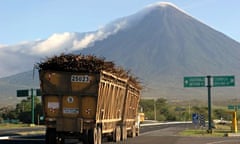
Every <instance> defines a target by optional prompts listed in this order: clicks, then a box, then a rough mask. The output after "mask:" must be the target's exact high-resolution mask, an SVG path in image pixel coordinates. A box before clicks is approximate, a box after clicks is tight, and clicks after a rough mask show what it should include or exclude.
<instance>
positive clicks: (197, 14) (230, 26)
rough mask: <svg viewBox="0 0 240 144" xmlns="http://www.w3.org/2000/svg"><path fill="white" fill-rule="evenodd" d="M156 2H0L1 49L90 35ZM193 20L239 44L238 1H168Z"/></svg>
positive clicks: (21, 0)
mask: <svg viewBox="0 0 240 144" xmlns="http://www.w3.org/2000/svg"><path fill="white" fill-rule="evenodd" d="M156 2H160V1H157V0H121V1H113V0H1V1H0V21H1V22H0V46H1V45H15V44H18V43H22V42H28V41H34V40H42V39H43V40H44V39H47V38H48V37H50V36H51V35H53V34H55V33H64V32H89V31H95V30H97V29H99V28H101V27H103V26H104V25H106V24H108V23H110V22H112V21H114V20H116V19H118V18H121V17H125V16H129V15H132V14H134V13H136V12H138V11H140V10H142V9H143V8H144V7H146V6H147V5H149V4H152V3H156ZM168 2H171V3H173V4H175V5H176V6H177V7H179V8H180V9H182V10H184V11H185V12H187V13H188V14H189V15H191V16H192V17H194V18H196V19H198V20H200V21H202V22H203V23H205V24H207V25H209V26H210V27H212V28H214V29H215V30H218V31H220V32H222V33H224V34H226V35H227V36H229V37H231V38H233V39H234V40H236V41H238V42H240V29H239V26H240V12H239V6H240V1H239V0H198V1H197V0H169V1H168Z"/></svg>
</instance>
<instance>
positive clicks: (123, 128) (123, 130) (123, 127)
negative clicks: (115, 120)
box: [122, 126, 127, 140]
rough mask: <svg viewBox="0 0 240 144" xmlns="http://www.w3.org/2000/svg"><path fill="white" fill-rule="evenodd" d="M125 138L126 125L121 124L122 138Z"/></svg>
mask: <svg viewBox="0 0 240 144" xmlns="http://www.w3.org/2000/svg"><path fill="white" fill-rule="evenodd" d="M126 139H127V129H126V126H122V140H126Z"/></svg>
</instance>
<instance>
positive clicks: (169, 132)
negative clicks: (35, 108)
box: [0, 124, 240, 144]
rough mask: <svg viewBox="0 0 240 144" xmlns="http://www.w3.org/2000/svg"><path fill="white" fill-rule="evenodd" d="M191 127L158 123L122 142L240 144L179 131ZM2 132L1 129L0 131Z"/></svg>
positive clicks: (15, 139) (24, 141)
mask: <svg viewBox="0 0 240 144" xmlns="http://www.w3.org/2000/svg"><path fill="white" fill-rule="evenodd" d="M189 127H191V125H189V124H177V125H156V126H146V127H142V129H141V134H140V136H138V137H135V138H129V139H127V141H125V142H121V144H159V143H161V144H193V143H194V144H239V143H240V137H205V136H204V137H189V136H188V137H186V136H179V134H178V133H179V132H180V131H182V130H184V129H187V128H189ZM0 133H1V131H0ZM66 143H68V144H81V143H80V142H77V141H76V140H67V141H66ZM103 143H104V144H110V143H111V144H112V143H113V142H103ZM0 144H44V135H27V136H20V135H15V136H11V137H10V139H7V140H6V139H5V140H0Z"/></svg>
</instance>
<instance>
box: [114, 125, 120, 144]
mask: <svg viewBox="0 0 240 144" xmlns="http://www.w3.org/2000/svg"><path fill="white" fill-rule="evenodd" d="M113 140H114V141H115V142H119V141H120V140H121V127H120V126H117V127H116V129H115V132H114V134H113Z"/></svg>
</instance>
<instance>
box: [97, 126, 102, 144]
mask: <svg viewBox="0 0 240 144" xmlns="http://www.w3.org/2000/svg"><path fill="white" fill-rule="evenodd" d="M97 132H98V140H97V141H98V143H97V144H101V143H102V129H101V127H98V129H97Z"/></svg>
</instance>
